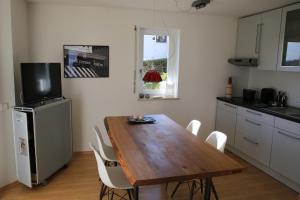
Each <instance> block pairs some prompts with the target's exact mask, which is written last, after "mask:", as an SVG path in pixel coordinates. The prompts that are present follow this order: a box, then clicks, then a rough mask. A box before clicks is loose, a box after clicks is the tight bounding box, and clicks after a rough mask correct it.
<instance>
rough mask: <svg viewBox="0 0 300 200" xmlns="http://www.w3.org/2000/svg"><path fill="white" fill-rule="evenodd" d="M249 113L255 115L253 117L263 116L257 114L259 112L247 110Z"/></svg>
mask: <svg viewBox="0 0 300 200" xmlns="http://www.w3.org/2000/svg"><path fill="white" fill-rule="evenodd" d="M246 111H247V112H248V113H250V114H253V115H257V116H262V114H261V113H257V112H253V111H251V110H246Z"/></svg>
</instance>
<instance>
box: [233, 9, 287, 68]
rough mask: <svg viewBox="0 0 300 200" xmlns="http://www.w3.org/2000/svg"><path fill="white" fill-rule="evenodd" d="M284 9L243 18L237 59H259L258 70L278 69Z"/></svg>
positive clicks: (240, 23)
mask: <svg viewBox="0 0 300 200" xmlns="http://www.w3.org/2000/svg"><path fill="white" fill-rule="evenodd" d="M281 13H282V9H276V10H272V11H268V12H265V13H262V14H258V15H253V16H250V17H245V18H241V19H240V20H239V24H238V26H239V28H238V38H237V55H236V56H237V57H240V58H257V59H258V63H259V65H258V69H261V70H274V71H276V68H277V61H278V47H279V39H280V25H281Z"/></svg>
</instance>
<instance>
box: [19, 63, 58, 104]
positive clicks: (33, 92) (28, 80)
mask: <svg viewBox="0 0 300 200" xmlns="http://www.w3.org/2000/svg"><path fill="white" fill-rule="evenodd" d="M21 77H22V89H23V103H24V104H30V103H35V102H39V101H44V100H48V99H54V98H59V97H62V92H61V73H60V63H22V64H21Z"/></svg>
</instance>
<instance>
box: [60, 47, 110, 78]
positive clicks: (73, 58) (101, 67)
mask: <svg viewBox="0 0 300 200" xmlns="http://www.w3.org/2000/svg"><path fill="white" fill-rule="evenodd" d="M63 48H64V77H65V78H104V77H109V46H94V45H64V46H63Z"/></svg>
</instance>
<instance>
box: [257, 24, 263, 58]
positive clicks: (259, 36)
mask: <svg viewBox="0 0 300 200" xmlns="http://www.w3.org/2000/svg"><path fill="white" fill-rule="evenodd" d="M262 27H263V24H257V27H256V44H255V53H256V54H259V53H260V44H261V32H262Z"/></svg>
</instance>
